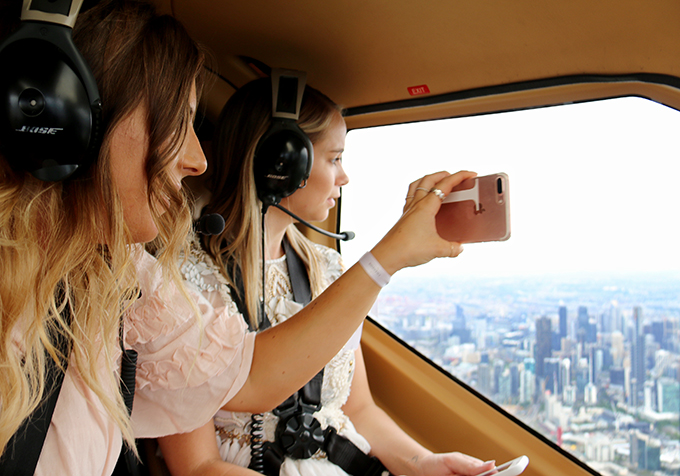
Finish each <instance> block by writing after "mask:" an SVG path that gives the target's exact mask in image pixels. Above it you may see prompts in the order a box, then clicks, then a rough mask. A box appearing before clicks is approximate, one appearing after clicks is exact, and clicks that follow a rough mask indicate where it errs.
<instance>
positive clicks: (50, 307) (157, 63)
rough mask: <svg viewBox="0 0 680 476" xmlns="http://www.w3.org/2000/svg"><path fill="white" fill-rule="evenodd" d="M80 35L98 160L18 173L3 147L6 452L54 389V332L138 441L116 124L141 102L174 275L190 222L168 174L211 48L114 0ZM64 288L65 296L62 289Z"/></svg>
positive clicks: (154, 201) (155, 202)
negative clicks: (130, 406)
mask: <svg viewBox="0 0 680 476" xmlns="http://www.w3.org/2000/svg"><path fill="white" fill-rule="evenodd" d="M73 38H74V42H75V43H76V45H77V47H78V48H79V50H80V51H81V53H82V54H83V56H84V57H85V59H86V61H87V62H88V64H89V66H90V68H91V69H92V71H93V73H94V76H95V78H96V80H97V85H98V88H99V92H100V94H101V98H102V103H103V118H104V124H105V132H104V136H103V141H102V145H101V150H100V153H99V156H98V159H97V161H96V163H95V164H94V165H93V166H92V167H90V168H89V169H88V170H87V171H86V172H85V173H83V174H82V175H80V176H78V177H77V178H74V179H70V180H66V181H64V182H58V183H50V182H41V181H39V180H37V179H35V178H33V177H32V176H31V175H29V174H27V173H17V172H15V171H13V170H12V169H11V168H10V167H9V166H8V164H7V162H6V161H5V160H4V158H2V157H1V156H0V273H2V276H3V278H2V279H0V312H1V313H2V320H1V321H0V336H1V339H0V402H1V406H2V411H1V412H0V451H3V450H4V448H5V446H6V444H7V442H8V440H9V438H10V437H11V435H12V434H13V433H14V432H15V431H16V430H17V428H18V426H19V425H20V424H21V422H22V421H23V420H24V419H25V418H26V417H27V416H28V415H30V413H31V412H32V411H33V410H34V409H35V408H36V406H37V404H38V403H39V402H40V399H41V398H42V396H43V394H44V392H45V391H46V390H48V388H46V383H45V382H44V368H45V351H47V352H48V353H49V355H50V358H55V357H56V356H57V354H58V350H57V349H55V348H54V347H53V346H52V345H51V344H50V341H49V338H48V335H49V334H53V333H61V334H69V335H70V336H71V338H72V339H73V350H72V352H71V360H70V363H71V366H73V367H74V371H76V372H77V375H78V376H79V377H80V378H82V379H83V381H84V382H85V383H86V384H87V385H88V386H89V387H90V388H91V389H92V390H93V391H94V393H95V394H96V395H97V397H98V398H99V399H100V400H101V402H102V404H103V405H104V407H105V408H106V410H107V411H108V413H109V415H110V416H111V418H113V420H114V421H115V422H116V423H117V424H118V426H119V427H120V428H121V430H122V432H123V436H124V438H125V439H126V441H127V442H128V443H131V442H132V440H133V435H132V432H131V428H130V423H129V419H128V416H127V412H126V410H125V406H124V404H123V401H122V399H121V396H120V395H119V392H118V382H117V378H116V375H117V369H116V368H115V357H116V355H117V352H118V351H117V349H118V336H119V325H120V322H121V318H122V315H123V313H124V312H125V309H126V308H127V307H128V306H129V305H130V304H131V303H132V299H133V297H134V295H135V293H136V289H137V279H136V272H135V268H134V264H133V262H132V259H131V252H130V247H131V246H133V245H131V244H130V242H131V234H130V231H129V230H128V228H127V226H126V224H125V221H124V219H123V213H122V207H121V203H120V199H119V197H118V194H117V191H116V189H115V187H114V185H113V182H112V179H111V172H110V154H109V147H110V144H111V136H112V133H113V132H114V131H115V130H116V127H117V126H118V125H119V124H120V123H121V121H123V120H124V119H126V118H127V117H129V115H130V114H131V113H132V112H133V111H134V110H135V109H136V108H137V107H138V106H139V105H142V106H143V107H144V108H145V110H146V113H147V116H146V124H147V128H148V130H147V133H148V136H149V148H148V156H147V158H146V173H147V180H148V190H149V194H148V195H149V197H148V199H149V204H150V209H151V211H152V215H153V217H154V220H155V222H156V224H157V226H158V229H159V235H158V238H157V239H156V241H155V243H154V246H155V247H156V248H158V249H159V250H160V251H161V254H160V261H161V264H162V265H164V266H163V269H164V271H165V272H166V274H167V275H168V276H169V277H170V278H171V279H173V280H174V281H175V282H180V276H179V272H178V270H177V266H176V259H177V256H178V254H179V252H180V250H181V249H182V248H183V247H184V246H186V245H185V243H186V237H187V235H188V233H189V231H190V223H191V216H190V211H189V207H188V200H187V198H186V197H185V195H184V193H183V192H181V191H178V190H177V189H176V187H175V186H173V185H172V181H171V177H170V174H169V171H170V166H171V165H172V161H173V159H174V157H175V156H176V152H177V151H178V150H179V148H180V147H181V145H182V144H181V141H182V138H183V137H184V136H185V134H184V132H185V131H186V130H187V128H188V127H191V121H192V117H191V113H190V109H189V97H190V92H191V88H192V86H193V85H194V84H196V86H197V91H198V92H200V89H201V85H202V71H203V61H204V54H203V53H202V51H201V50H200V48H199V47H198V46H197V45H196V43H195V42H194V41H193V40H192V39H191V38H190V37H189V35H188V34H187V32H186V31H185V30H184V28H183V27H182V26H181V24H179V22H177V21H176V20H175V19H173V18H172V17H169V16H158V15H157V14H156V13H155V11H154V9H153V7H152V6H150V5H148V4H146V3H143V2H140V1H134V0H105V1H102V2H100V3H98V4H97V5H96V6H94V7H93V8H91V9H89V10H87V11H85V12H81V14H80V15H79V17H78V19H77V21H76V25H75V28H74V32H73ZM168 202H169V203H170V206H168V207H166V208H167V209H165V208H164V209H160V206H159V204H161V203H168ZM102 230H108V231H107V232H106V236H104V235H103V232H102ZM58 286H63V289H64V292H65V295H66V296H67V299H66V300H60V299H58V298H57V297H56V290H57V288H58ZM64 306H68V307H69V308H71V314H72V316H73V322H72V324H71V325H70V326H68V325H67V324H66V323H65V322H64V321H63V319H62V312H61V311H62V308H63V307H64ZM102 365H104V366H105V368H104V369H102Z"/></svg>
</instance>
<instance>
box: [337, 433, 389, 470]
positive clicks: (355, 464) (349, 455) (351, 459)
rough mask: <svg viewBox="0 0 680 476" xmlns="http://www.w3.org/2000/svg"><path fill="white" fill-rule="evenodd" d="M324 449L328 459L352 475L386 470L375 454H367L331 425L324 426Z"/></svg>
mask: <svg viewBox="0 0 680 476" xmlns="http://www.w3.org/2000/svg"><path fill="white" fill-rule="evenodd" d="M324 436H325V445H324V451H325V452H326V456H327V457H328V461H330V462H331V463H333V464H336V465H338V466H339V467H340V468H342V470H343V471H344V472H345V473H347V474H351V475H353V476H380V475H382V474H383V473H384V472H386V471H387V468H385V465H383V464H382V462H381V461H380V460H379V459H378V458H376V457H375V456H369V455H367V454H366V453H364V452H363V451H361V450H360V449H359V448H358V447H357V446H356V445H355V444H354V443H352V442H351V441H350V440H349V439H347V438H345V437H344V436H342V435H338V432H337V431H336V430H335V428H333V427H332V426H329V427H327V428H326V432H325V434H324Z"/></svg>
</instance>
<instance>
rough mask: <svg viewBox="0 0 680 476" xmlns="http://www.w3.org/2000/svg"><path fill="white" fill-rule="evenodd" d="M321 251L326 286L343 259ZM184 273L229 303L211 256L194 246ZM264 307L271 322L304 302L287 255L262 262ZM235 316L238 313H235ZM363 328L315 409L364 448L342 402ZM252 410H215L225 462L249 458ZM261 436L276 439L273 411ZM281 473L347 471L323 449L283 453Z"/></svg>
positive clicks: (333, 368) (329, 475)
mask: <svg viewBox="0 0 680 476" xmlns="http://www.w3.org/2000/svg"><path fill="white" fill-rule="evenodd" d="M317 248H318V250H319V251H320V252H321V254H322V256H323V258H324V259H323V263H322V265H324V269H325V272H324V278H325V280H326V282H325V283H324V286H328V285H329V284H330V283H331V282H333V281H334V280H335V279H337V278H338V277H339V276H340V275H341V274H342V271H343V269H342V260H341V257H340V254H339V253H337V252H336V251H335V250H331V249H329V248H326V247H322V246H319V245H317ZM183 272H184V275H185V278H186V279H187V280H188V281H190V282H191V283H193V284H194V285H195V286H198V287H199V288H200V289H201V290H202V292H203V293H204V294H208V295H210V294H212V296H211V297H210V298H211V300H213V299H214V298H215V294H214V293H218V294H219V295H220V296H221V298H222V299H224V301H225V303H229V304H228V306H229V307H233V306H234V303H233V301H232V299H231V296H230V293H229V288H228V286H227V285H226V281H225V280H224V278H223V277H222V275H221V274H220V272H219V270H218V268H217V267H216V266H215V265H214V264H213V263H212V260H211V259H210V257H209V256H207V255H206V254H205V253H204V252H203V251H201V250H194V251H193V252H192V255H191V257H190V259H189V262H188V263H187V264H186V265H185V266H184V268H183ZM265 286H266V296H267V303H266V308H267V309H266V312H267V315H268V316H269V319H270V321H271V322H272V325H276V324H278V323H280V322H283V321H285V320H286V319H288V318H289V317H290V316H292V315H293V314H295V313H296V312H297V311H299V310H300V309H301V308H302V306H301V305H300V304H298V303H296V302H295V301H293V292H292V288H291V284H290V279H289V277H288V267H287V264H286V257H285V256H284V257H282V258H279V259H276V260H272V261H268V262H267V263H266V282H265ZM237 315H238V314H237ZM360 337H361V328H359V329H357V332H356V333H355V334H354V336H353V337H352V338H351V339H350V341H349V342H348V343H347V344H346V345H345V347H344V348H343V349H342V350H341V351H340V352H339V353H338V354H337V355H336V356H335V357H334V358H333V360H331V362H330V363H329V364H328V365H326V368H325V370H324V378H323V386H322V390H321V404H322V407H321V409H320V410H319V411H318V412H316V413H315V417H316V419H317V420H318V421H319V423H320V424H321V427H322V428H326V427H327V426H328V425H332V426H333V427H334V428H335V429H336V430H337V431H338V433H339V434H341V435H343V436H345V437H346V438H349V439H350V440H351V441H352V442H353V443H354V444H355V445H356V446H357V447H359V448H360V449H361V450H362V451H364V452H366V453H368V452H369V450H370V445H369V443H368V442H367V441H366V439H365V438H364V437H362V436H361V435H359V434H358V433H357V431H356V430H355V428H354V425H353V424H352V422H351V421H350V420H349V418H348V417H347V416H346V415H345V414H344V413H343V412H342V406H343V405H344V404H345V402H346V401H347V397H348V396H349V392H350V386H351V382H352V377H353V375H354V351H355V350H356V349H357V348H358V346H359V341H360ZM251 416H252V415H251V414H250V413H236V412H226V411H223V410H220V411H218V412H217V414H216V415H215V430H216V437H217V443H218V446H219V448H220V455H221V456H222V459H223V460H224V461H227V462H230V463H234V464H237V465H239V466H243V467H247V466H248V464H249V463H250V440H251V436H250V424H251ZM263 420H264V425H263V429H264V440H265V441H274V432H275V429H276V423H277V421H278V417H276V416H275V415H274V414H272V413H271V412H267V413H265V414H264V415H263ZM280 474H281V475H282V476H317V475H318V476H322V475H323V476H345V475H346V474H347V473H345V472H344V471H343V470H342V469H340V468H339V467H338V466H336V465H334V464H332V463H330V462H329V461H328V460H327V459H326V456H325V454H323V452H321V451H319V452H317V454H315V455H314V456H313V457H312V458H310V459H305V460H293V459H290V458H286V460H285V461H284V463H283V465H282V466H281V472H280Z"/></svg>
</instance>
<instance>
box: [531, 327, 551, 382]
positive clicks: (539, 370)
mask: <svg viewBox="0 0 680 476" xmlns="http://www.w3.org/2000/svg"><path fill="white" fill-rule="evenodd" d="M551 344H552V329H551V322H550V318H549V317H546V316H543V317H539V318H538V319H536V346H535V347H534V357H535V359H536V378H537V379H544V378H545V377H546V374H545V359H547V358H549V357H551V355H552V352H551V350H550V349H551ZM537 387H538V385H537Z"/></svg>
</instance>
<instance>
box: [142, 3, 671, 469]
mask: <svg viewBox="0 0 680 476" xmlns="http://www.w3.org/2000/svg"><path fill="white" fill-rule="evenodd" d="M154 1H155V3H156V4H157V5H158V7H159V8H160V10H161V11H164V12H166V13H170V14H172V15H174V16H175V17H176V18H178V19H179V20H180V21H182V22H183V24H184V25H185V26H186V27H187V28H188V30H189V32H190V33H191V34H192V36H194V38H195V39H197V40H198V41H200V42H201V43H203V44H204V45H206V46H207V47H208V48H209V50H210V51H211V52H212V54H213V55H214V58H213V59H214V61H213V63H212V65H211V68H212V71H213V72H214V75H215V81H214V83H213V84H212V86H211V87H210V88H209V89H208V90H207V91H206V92H205V94H204V98H203V101H202V103H203V106H204V108H205V111H206V117H207V118H208V119H209V120H214V119H216V117H217V115H218V114H219V112H220V110H221V108H222V106H223V104H224V103H225V102H226V100H227V99H228V97H229V95H230V94H231V93H232V92H233V91H234V89H235V88H237V87H239V86H241V85H242V84H244V83H246V82H247V81H249V80H251V79H254V78H255V77H257V73H256V71H255V70H254V69H253V68H251V67H250V66H249V65H248V61H249V60H248V58H252V59H255V60H257V61H259V62H262V63H264V64H265V65H268V66H271V67H285V68H291V69H298V70H303V71H306V72H307V73H308V82H309V83H310V84H311V85H312V86H314V87H316V88H318V89H320V90H321V91H323V92H325V93H326V94H328V95H329V96H330V97H331V98H333V99H334V100H335V101H336V102H338V103H339V104H341V105H343V106H345V107H346V108H348V113H349V114H348V117H347V124H348V128H349V129H353V128H361V127H370V126H376V125H384V124H393V123H401V122H411V121H421V120H429V119H437V118H445V117H456V116H467V115H475V114H483V113H488V112H499V111H508V110H515V109H523V108H531V107H541V106H549V105H556V104H564V103H570V102H579V101H586V100H592V99H600V98H611V97H619V96H627V95H636V96H642V97H646V98H649V99H652V100H655V101H658V102H661V103H664V104H666V105H668V106H670V107H673V108H676V109H680V90H679V88H680V79H679V78H680V51H679V49H680V48H679V46H680V28H678V20H680V2H677V1H676V0H646V1H645V2H640V1H638V0H601V1H597V2H594V1H592V0H571V1H569V2H539V1H535V0H533V1H532V0H515V1H511V2H503V1H499V0H475V1H451V0H419V1H408V0H345V1H342V2H327V1H318V0H296V1H286V2H284V1H272V0H251V1H247V2H244V1H241V2H234V1H225V0H222V1H218V0H154ZM420 86H426V87H427V89H428V90H429V93H428V94H423V95H416V96H411V95H410V94H409V89H408V88H410V87H420ZM421 91H422V89H421ZM489 135H490V137H491V138H492V137H493V131H489ZM555 167H559V164H555ZM336 220H337V217H334V216H332V217H330V218H329V220H328V221H327V222H326V223H325V224H324V225H323V226H325V227H326V228H328V229H332V230H334V229H335V228H336ZM317 237H318V235H314V237H313V238H314V239H317V240H318V238H317ZM329 241H330V240H329ZM326 244H330V245H331V246H332V245H333V244H334V243H333V242H332V241H330V242H326ZM362 345H363V348H364V352H365V358H366V363H367V366H368V371H369V377H370V383H371V388H372V390H373V393H374V396H375V399H376V401H377V402H378V403H379V405H381V406H382V407H383V408H384V409H385V410H386V411H387V412H388V413H389V414H390V415H392V416H393V417H394V418H395V420H396V421H397V422H398V423H400V424H401V425H402V426H403V427H404V428H405V429H406V430H407V431H409V432H410V433H411V434H412V435H413V436H414V437H415V438H416V439H418V440H419V441H421V442H422V443H424V444H425V445H426V446H428V447H430V448H431V449H433V450H436V451H450V450H457V451H462V452H466V453H470V454H473V455H476V456H478V457H480V458H483V459H485V460H487V459H495V460H497V461H498V462H501V461H505V460H508V459H511V458H513V457H516V456H518V455H520V454H526V455H528V456H529V458H530V460H531V464H530V465H529V467H528V469H527V470H526V471H525V473H524V474H527V475H529V476H531V475H551V476H555V475H577V474H589V473H591V472H592V470H589V469H587V468H585V467H584V466H583V465H580V464H579V463H578V462H577V461H576V460H574V459H573V458H570V457H568V456H566V455H565V454H563V453H560V452H559V451H557V450H556V449H555V447H554V446H551V445H549V444H547V443H546V442H545V441H544V440H542V439H541V438H539V437H537V436H536V435H534V434H532V433H531V432H530V431H528V430H527V429H525V428H523V427H522V426H521V425H519V424H517V423H516V422H515V421H513V420H512V419H511V418H508V417H507V416H506V415H505V414H502V413H499V412H498V411H496V410H495V409H493V408H492V407H490V406H488V405H487V404H486V403H485V402H484V401H483V400H481V399H480V398H479V397H477V396H475V395H474V394H472V393H470V392H468V391H467V390H466V389H465V388H463V387H462V386H461V385H459V384H458V383H456V382H455V381H454V380H451V379H450V378H448V376H446V375H444V374H443V373H442V372H440V371H439V370H438V369H436V368H434V367H433V366H431V365H430V364H429V363H428V362H426V361H424V360H422V359H420V358H419V357H418V356H417V355H415V354H414V353H412V352H411V351H410V350H409V349H408V348H405V347H404V346H402V345H401V344H400V343H399V342H398V341H396V340H395V339H393V338H392V337H390V335H389V334H387V333H385V332H384V331H382V330H381V329H380V328H379V327H378V326H376V325H374V324H371V323H368V324H367V325H366V326H365V330H364V336H363V340H362Z"/></svg>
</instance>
